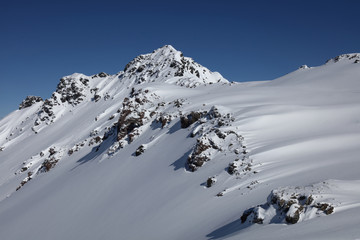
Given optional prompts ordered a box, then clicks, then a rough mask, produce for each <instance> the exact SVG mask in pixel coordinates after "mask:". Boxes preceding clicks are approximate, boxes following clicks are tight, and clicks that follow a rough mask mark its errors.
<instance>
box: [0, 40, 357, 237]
mask: <svg viewBox="0 0 360 240" xmlns="http://www.w3.org/2000/svg"><path fill="white" fill-rule="evenodd" d="M359 76H360V55H359V54H346V55H341V56H338V57H336V58H334V59H331V60H329V61H328V62H327V63H326V64H324V65H322V66H319V67H307V66H306V65H304V66H302V67H300V68H299V69H298V70H296V71H294V72H292V73H289V74H287V75H285V76H283V77H281V78H278V79H275V80H272V81H263V82H246V83H233V82H232V83H230V82H228V81H227V80H226V79H224V78H223V77H222V76H221V75H220V74H219V73H216V72H211V71H210V70H208V69H207V68H205V67H203V66H201V65H200V64H198V63H196V62H194V61H193V60H192V59H191V58H187V57H184V56H183V55H182V53H181V52H179V51H177V50H175V49H174V48H173V47H172V46H169V45H167V46H164V47H162V48H159V49H157V50H155V51H154V52H153V53H150V54H145V55H140V56H138V57H136V58H135V59H134V60H132V61H131V62H129V63H128V64H127V65H126V67H125V68H124V71H121V72H119V73H117V74H115V75H108V74H106V73H99V74H96V75H93V76H86V75H84V74H79V73H75V74H72V75H70V76H66V77H63V78H62V79H60V82H59V84H58V86H57V88H56V90H55V92H54V93H53V94H52V96H51V98H49V99H46V100H43V99H42V98H40V97H36V96H28V97H27V98H26V99H25V100H24V101H23V102H22V103H21V104H20V106H19V110H16V111H14V112H13V113H11V114H9V115H8V116H6V117H5V118H3V119H2V120H0V239H6V240H11V239H28V238H30V239H54V240H56V239H79V240H80V239H87V240H88V239H289V238H291V239H356V238H360V230H359V228H358V225H359V224H360V220H359V217H358V216H359V214H360V177H359V176H360V159H359V156H360V94H359V93H360V81H359ZM232 80H236V79H232Z"/></svg>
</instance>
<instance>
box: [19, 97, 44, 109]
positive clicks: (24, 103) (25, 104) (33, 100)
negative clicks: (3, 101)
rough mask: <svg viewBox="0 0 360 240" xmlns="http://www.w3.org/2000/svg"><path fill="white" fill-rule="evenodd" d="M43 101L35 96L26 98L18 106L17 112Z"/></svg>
mask: <svg viewBox="0 0 360 240" xmlns="http://www.w3.org/2000/svg"><path fill="white" fill-rule="evenodd" d="M42 101H43V99H42V98H41V97H37V96H27V97H26V98H25V99H24V100H23V101H22V102H21V103H20V105H19V110H21V109H24V108H27V107H31V106H32V105H34V104H35V103H38V102H42Z"/></svg>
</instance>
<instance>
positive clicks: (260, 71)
mask: <svg viewBox="0 0 360 240" xmlns="http://www.w3.org/2000/svg"><path fill="white" fill-rule="evenodd" d="M359 10H360V1H357V0H353V1H349V0H341V1H340V0H339V1H330V0H327V1H322V0H313V1H307V0H302V1H291V0H287V1H275V0H274V1H271V0H265V1H257V0H251V1H250V0H248V1H240V0H237V1H236V0H233V1H230V0H223V1H219V0H217V1H212V0H204V1H195V0H193V1H188V0H182V1H170V0H167V1H157V0H152V1H141V0H137V1H130V0H127V1H107V0H102V1H90V0H89V1H77V0H72V1H67V0H63V1H52V0H48V1H37V0H33V1H27V0H26V1H22V0H20V1H17V0H2V1H1V2H0V81H1V86H0V118H2V117H4V116H5V115H7V114H8V113H10V112H11V111H13V110H15V109H17V108H18V104H19V103H20V102H21V101H22V99H24V98H25V97H26V96H27V95H38V96H41V97H43V98H48V97H50V95H51V93H52V92H53V91H54V90H55V88H56V85H57V83H58V81H59V79H60V78H61V77H62V76H65V75H69V74H72V73H73V72H81V73H84V74H88V75H91V74H95V73H98V72H101V71H104V72H107V73H110V74H114V73H116V72H118V71H120V70H122V69H123V68H124V66H125V65H126V63H127V62H129V61H130V60H131V59H132V58H134V57H136V56H137V55H139V54H142V53H149V52H152V51H153V50H154V49H156V48H159V47H161V46H163V45H165V44H171V45H173V46H174V47H175V48H176V49H178V50H180V51H182V52H183V53H184V55H185V56H189V57H192V58H193V59H195V61H197V62H198V63H200V64H202V65H204V66H206V67H208V68H209V69H210V70H212V71H218V72H220V73H221V74H222V75H223V76H224V77H226V78H227V79H228V80H230V81H256V80H269V79H274V78H277V77H280V76H282V75H284V74H286V73H288V72H291V71H293V70H295V69H296V68H297V67H299V66H300V65H302V64H307V65H309V66H317V65H321V64H323V63H324V62H325V61H326V60H327V59H329V58H331V57H334V56H337V55H339V54H342V53H351V52H360V44H359V42H360V15H359Z"/></svg>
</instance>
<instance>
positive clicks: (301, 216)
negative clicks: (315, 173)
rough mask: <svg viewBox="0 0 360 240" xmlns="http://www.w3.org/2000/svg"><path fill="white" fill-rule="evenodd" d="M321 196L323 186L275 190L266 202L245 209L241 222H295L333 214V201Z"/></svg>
mask: <svg viewBox="0 0 360 240" xmlns="http://www.w3.org/2000/svg"><path fill="white" fill-rule="evenodd" d="M315 190H316V191H315ZM321 198H322V192H321V187H314V186H310V187H307V188H301V187H287V188H280V189H277V190H273V191H272V192H271V194H270V195H269V196H268V199H267V202H266V203H265V204H262V205H259V206H256V207H253V208H250V209H248V210H246V211H244V213H243V214H242V216H241V218H240V219H241V223H243V224H244V223H258V224H262V223H265V222H266V223H287V224H295V223H298V222H299V221H305V220H308V219H310V218H313V217H316V216H321V215H329V214H332V213H333V212H334V209H335V208H334V205H333V203H330V202H324V200H323V199H321Z"/></svg>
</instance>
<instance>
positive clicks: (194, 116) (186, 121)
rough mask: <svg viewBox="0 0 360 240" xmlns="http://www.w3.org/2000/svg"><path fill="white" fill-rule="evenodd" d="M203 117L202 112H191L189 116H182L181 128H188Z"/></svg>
mask: <svg viewBox="0 0 360 240" xmlns="http://www.w3.org/2000/svg"><path fill="white" fill-rule="evenodd" d="M201 117H202V113H201V112H191V113H190V114H189V115H187V116H181V118H180V123H181V128H187V127H189V126H190V125H191V124H193V123H194V122H196V121H197V120H199V119H200V118H201Z"/></svg>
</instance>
